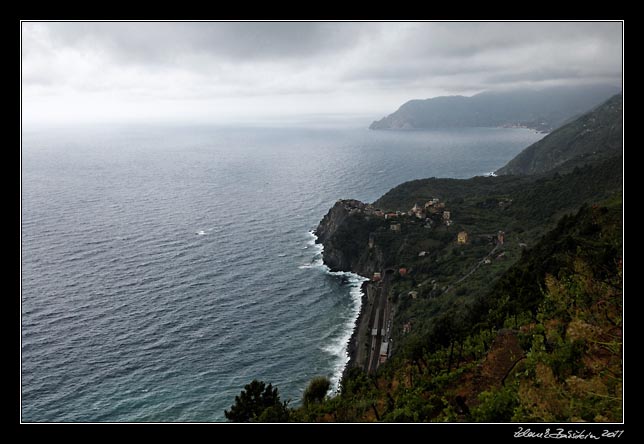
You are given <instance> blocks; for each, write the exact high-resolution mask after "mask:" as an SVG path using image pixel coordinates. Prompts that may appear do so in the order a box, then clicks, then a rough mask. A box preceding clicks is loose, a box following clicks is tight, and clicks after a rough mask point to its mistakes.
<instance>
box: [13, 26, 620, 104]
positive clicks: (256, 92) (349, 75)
mask: <svg viewBox="0 0 644 444" xmlns="http://www.w3.org/2000/svg"><path fill="white" fill-rule="evenodd" d="M22 36H23V38H22V44H23V46H22V62H23V64H22V66H23V71H22V84H23V90H24V91H26V92H27V94H26V96H25V97H36V98H37V97H43V96H45V95H48V94H49V95H51V96H56V95H58V96H59V97H61V99H60V100H61V102H65V99H64V98H65V97H67V96H69V95H72V96H74V95H75V99H78V100H79V101H82V100H86V101H87V102H88V103H91V104H94V103H96V100H95V98H94V96H92V94H94V93H97V94H98V93H100V94H104V95H105V96H109V97H110V100H114V102H115V103H116V102H120V101H121V102H122V101H127V100H132V98H133V97H134V98H138V97H146V98H147V99H149V100H150V101H151V102H152V101H154V100H157V101H163V100H167V99H171V100H176V101H180V100H181V99H182V98H184V99H185V100H201V101H203V102H205V101H208V100H210V101H211V103H216V102H217V101H218V100H230V102H227V103H235V100H237V99H240V98H249V97H257V98H259V99H261V98H262V97H271V100H273V101H274V103H276V102H277V101H279V100H282V99H283V100H284V101H285V103H286V101H288V105H284V107H285V108H289V109H297V108H298V105H296V103H298V102H297V100H296V99H297V98H298V97H299V100H300V102H299V103H300V104H301V105H302V106H303V107H308V108H315V107H317V106H319V107H320V108H324V107H327V108H330V107H333V106H336V105H337V104H339V106H344V104H346V103H355V104H356V107H357V106H358V104H360V103H364V105H363V106H364V110H362V111H364V112H370V110H371V109H373V106H374V104H377V106H380V107H381V109H390V108H392V107H395V106H398V105H399V103H397V101H398V100H400V98H405V99H409V98H413V97H421V98H425V97H431V95H430V94H433V95H437V94H461V93H465V94H470V93H473V92H478V91H482V90H485V89H501V88H507V87H513V86H516V85H530V84H541V83H550V84H553V83H555V84H565V83H580V82H591V81H593V82H597V81H601V82H609V83H614V84H619V82H620V81H621V76H622V71H621V70H622V51H623V49H622V24H621V23H620V22H601V23H583V22H574V23H569V22H552V23H531V22H525V23H524V22H516V23H506V22H501V23H496V22H467V23H453V22H374V23H372V22H339V23H336V22H253V23H248V22H206V23H204V22H176V23H175V22H171V23H157V22H142V23H140V22H64V23H47V22H42V23H23V27H22ZM316 95H317V96H318V99H316V100H317V102H312V101H311V100H310V99H308V98H307V97H311V96H316ZM81 96H82V97H81ZM331 97H334V100H335V102H333V100H331ZM355 97H361V99H360V100H356V99H355ZM259 99H258V100H259ZM51 103H53V101H52V102H51ZM267 103H268V102H267ZM213 107H214V106H213ZM267 108H269V107H268V106H267ZM268 111H270V109H269V110H268Z"/></svg>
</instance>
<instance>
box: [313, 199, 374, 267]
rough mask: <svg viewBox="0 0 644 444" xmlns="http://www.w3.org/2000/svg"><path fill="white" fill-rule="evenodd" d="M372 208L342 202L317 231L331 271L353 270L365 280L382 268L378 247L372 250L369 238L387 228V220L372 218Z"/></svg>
mask: <svg viewBox="0 0 644 444" xmlns="http://www.w3.org/2000/svg"><path fill="white" fill-rule="evenodd" d="M368 212H369V208H368V205H367V204H364V203H362V202H360V201H357V200H339V201H337V202H336V203H335V205H333V207H331V209H330V210H329V212H328V213H327V214H326V215H325V216H324V218H322V221H321V222H320V224H319V225H318V227H317V228H316V230H315V234H316V235H317V237H318V239H317V241H316V242H317V243H320V244H322V245H323V246H324V251H323V257H324V263H325V264H326V265H327V266H328V267H329V268H330V269H331V270H332V271H351V272H353V273H357V274H360V275H362V276H365V277H371V276H372V274H373V272H374V271H376V270H380V269H381V268H382V265H383V254H382V252H381V251H380V249H379V248H378V247H377V246H374V247H373V248H369V235H370V233H372V232H375V231H376V230H378V229H382V227H383V226H384V220H383V219H382V218H378V217H375V216H370V215H369V213H368Z"/></svg>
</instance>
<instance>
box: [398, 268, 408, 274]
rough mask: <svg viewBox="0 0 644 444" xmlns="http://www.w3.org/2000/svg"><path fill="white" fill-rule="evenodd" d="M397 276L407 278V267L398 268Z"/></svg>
mask: <svg viewBox="0 0 644 444" xmlns="http://www.w3.org/2000/svg"><path fill="white" fill-rule="evenodd" d="M398 274H400V275H401V276H407V267H400V268H399V269H398Z"/></svg>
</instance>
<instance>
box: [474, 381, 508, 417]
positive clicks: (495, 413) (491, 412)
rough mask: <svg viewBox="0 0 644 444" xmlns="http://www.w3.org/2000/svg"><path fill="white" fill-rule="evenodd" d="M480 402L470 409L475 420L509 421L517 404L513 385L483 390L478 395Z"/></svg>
mask: <svg viewBox="0 0 644 444" xmlns="http://www.w3.org/2000/svg"><path fill="white" fill-rule="evenodd" d="M479 401H480V404H479V405H478V406H477V407H476V408H474V409H473V410H472V420H473V421H475V422H510V421H512V418H513V416H514V410H515V409H516V408H517V407H518V406H519V399H518V396H517V390H516V387H515V386H506V387H501V388H498V389H492V390H488V391H484V392H483V393H481V394H480V395H479Z"/></svg>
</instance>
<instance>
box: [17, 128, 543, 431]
mask: <svg viewBox="0 0 644 444" xmlns="http://www.w3.org/2000/svg"><path fill="white" fill-rule="evenodd" d="M364 126H366V124H365V125H364ZM541 137H542V135H540V134H537V133H535V132H533V131H529V130H523V129H489V128H488V129H481V128H472V129H464V130H463V129H461V130H444V131H416V132H377V131H369V130H367V129H364V128H359V127H352V126H347V125H344V126H343V127H333V126H327V127H317V128H315V127H309V128H306V127H290V128H280V127H264V128H261V127H255V128H253V127H245V128H242V127H239V128H219V127H203V126H202V127H164V128H161V127H154V126H146V127H134V126H130V127H114V128H109V127H102V128H96V129H91V128H84V129H75V130H71V129H67V130H50V131H39V132H29V131H25V132H24V133H23V145H22V210H21V218H22V226H21V323H22V324H21V325H22V334H21V415H22V420H23V421H27V422H32V421H36V422H41V421H43V422H102V421H109V422H120V421H155V422H156V421H206V422H209V421H223V420H225V418H224V414H223V410H224V409H226V408H229V407H230V405H231V404H232V403H233V401H234V397H235V395H237V394H239V392H240V390H241V389H242V388H243V386H244V385H245V384H247V383H249V382H250V381H251V380H252V379H254V378H258V379H262V380H264V381H266V382H272V383H273V384H274V385H275V386H277V387H278V388H279V390H280V393H281V396H282V399H284V400H287V399H291V400H292V401H291V405H298V404H299V401H300V398H301V396H302V393H303V391H304V388H305V387H306V385H307V383H308V381H309V380H310V379H311V378H312V377H313V376H316V375H326V376H329V377H331V378H332V381H333V386H334V388H337V383H338V378H339V375H340V373H341V371H342V369H343V367H344V365H345V363H346V360H347V357H346V343H347V341H348V339H349V337H350V335H351V330H352V327H353V323H354V320H355V318H356V316H357V314H358V310H359V303H360V290H359V286H360V283H361V278H360V277H359V276H355V275H352V274H350V273H329V271H328V269H326V267H324V266H323V265H322V262H321V250H320V246H317V245H315V244H314V236H313V235H312V234H311V232H310V231H311V230H312V229H313V228H315V226H316V225H317V223H318V222H319V221H320V219H321V218H322V217H323V216H324V214H326V212H327V210H328V209H329V208H330V207H331V206H332V205H333V203H334V202H335V201H336V200H337V199H339V198H357V199H361V200H363V201H373V200H375V199H377V198H378V197H379V196H381V195H382V194H384V193H385V192H386V191H388V190H389V189H390V188H392V187H393V186H395V185H398V184H400V183H401V182H404V181H407V180H411V179H417V178H423V177H431V176H436V177H456V178H466V177H471V176H474V175H480V174H484V173H487V172H490V171H493V170H494V169H496V168H498V167H500V166H501V165H503V164H504V163H505V162H506V161H508V160H509V159H510V158H512V157H513V156H514V155H516V154H517V153H518V152H519V151H521V150H522V149H523V148H525V147H526V146H528V145H529V144H531V143H533V142H534V141H536V140H538V139H539V138H541Z"/></svg>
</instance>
